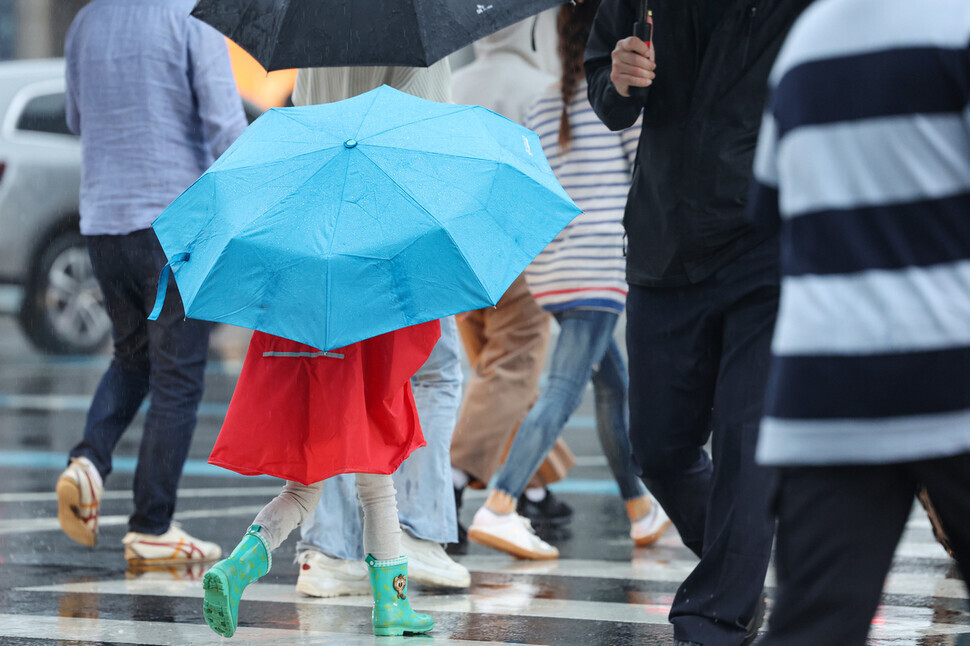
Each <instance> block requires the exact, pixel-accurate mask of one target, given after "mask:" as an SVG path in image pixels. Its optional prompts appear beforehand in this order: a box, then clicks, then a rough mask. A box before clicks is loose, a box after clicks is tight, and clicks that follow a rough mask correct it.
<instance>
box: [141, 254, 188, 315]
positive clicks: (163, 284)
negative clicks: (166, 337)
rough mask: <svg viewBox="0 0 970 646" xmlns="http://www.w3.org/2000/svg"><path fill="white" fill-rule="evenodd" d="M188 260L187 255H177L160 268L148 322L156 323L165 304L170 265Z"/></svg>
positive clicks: (170, 271) (170, 270)
mask: <svg viewBox="0 0 970 646" xmlns="http://www.w3.org/2000/svg"><path fill="white" fill-rule="evenodd" d="M188 259H189V254H187V253H177V254H174V255H173V256H172V257H171V258H169V259H168V262H167V263H165V266H164V267H162V273H161V274H159V275H158V294H157V295H156V296H155V307H154V308H152V313H151V314H149V315H148V320H149V321H157V320H158V316H159V315H160V314H161V313H162V306H163V305H164V304H165V292H167V291H168V275H169V274H170V273H172V265H174V264H175V263H177V262H185V261H186V260H188Z"/></svg>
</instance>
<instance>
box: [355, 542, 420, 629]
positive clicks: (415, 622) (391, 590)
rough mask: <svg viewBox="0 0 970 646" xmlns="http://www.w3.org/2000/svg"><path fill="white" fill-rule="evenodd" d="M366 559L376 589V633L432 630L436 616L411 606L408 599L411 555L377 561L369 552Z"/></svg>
mask: <svg viewBox="0 0 970 646" xmlns="http://www.w3.org/2000/svg"><path fill="white" fill-rule="evenodd" d="M366 560H367V565H368V569H369V570H370V587H371V591H372V592H373V593H374V615H373V623H374V634H375V635H382V636H383V635H403V634H405V633H412V634H417V633H426V632H428V631H430V630H432V629H433V628H434V619H432V618H431V617H430V616H428V615H426V614H423V613H420V612H414V611H413V610H411V602H410V601H408V557H406V556H400V557H398V558H396V559H391V560H389V561H378V560H377V559H375V558H374V557H373V556H371V555H370V554H368V555H367V559H366Z"/></svg>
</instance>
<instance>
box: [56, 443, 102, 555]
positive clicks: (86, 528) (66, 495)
mask: <svg viewBox="0 0 970 646" xmlns="http://www.w3.org/2000/svg"><path fill="white" fill-rule="evenodd" d="M103 493H104V487H103V486H102V484H101V475H100V474H99V473H97V470H96V469H95V468H94V465H93V464H91V462H89V461H88V460H86V459H80V458H73V459H71V463H70V464H69V465H68V467H67V469H65V470H64V472H63V473H61V477H60V478H58V479H57V520H58V522H60V524H61V529H62V530H64V533H65V534H67V535H68V537H70V538H71V539H72V540H75V541H77V542H78V543H80V544H81V545H87V546H92V545H94V544H95V543H97V542H98V513H99V510H100V509H101V495H102V494H103Z"/></svg>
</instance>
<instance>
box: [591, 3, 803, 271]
mask: <svg viewBox="0 0 970 646" xmlns="http://www.w3.org/2000/svg"><path fill="white" fill-rule="evenodd" d="M810 3H811V0H724V1H723V2H721V3H712V2H710V1H709V0H652V1H651V2H650V9H651V10H652V11H653V21H654V32H653V40H654V47H655V49H656V60H657V71H656V73H657V76H656V78H655V79H654V82H653V85H652V86H651V87H650V88H649V89H648V92H647V98H646V101H645V103H642V102H641V101H638V100H637V99H633V98H626V97H622V96H620V95H619V94H618V93H617V91H616V88H614V87H613V83H612V82H611V81H610V70H611V66H612V59H611V56H610V54H611V52H612V51H613V49H614V47H615V46H616V42H617V41H618V40H621V39H623V38H626V37H627V36H630V35H631V34H632V33H633V23H634V22H635V20H636V18H635V12H636V8H637V6H638V5H639V2H638V0H604V2H603V4H602V6H601V7H600V9H599V11H598V13H597V14H596V20H595V23H594V25H593V30H592V34H591V35H590V39H589V43H588V45H587V48H586V61H585V65H586V78H587V80H588V81H589V101H590V103H591V104H592V105H593V108H594V110H595V111H596V114H598V115H599V117H600V119H602V121H603V123H605V124H606V125H607V126H608V127H609V128H610V129H612V130H619V129H621V128H627V127H629V126H630V125H632V124H633V122H634V121H635V120H636V118H637V115H638V114H639V113H640V110H641V108H642V109H643V130H642V132H641V134H640V143H639V147H638V150H637V164H636V167H635V169H634V177H633V185H632V187H631V189H630V196H629V199H628V200H627V206H626V214H625V215H624V226H625V227H626V232H627V281H628V282H630V283H632V284H637V285H658V286H659V285H683V284H687V283H696V282H698V281H701V280H703V279H705V278H707V277H708V276H710V275H711V274H712V273H714V272H715V271H716V270H717V269H718V268H719V267H722V266H723V265H724V264H725V263H727V262H729V261H730V260H732V259H733V258H735V257H737V256H739V255H740V254H742V253H744V252H745V251H747V250H749V249H751V248H752V247H754V246H756V245H757V244H759V243H760V242H762V241H764V240H766V239H767V238H768V237H770V236H771V235H773V233H774V232H773V231H771V230H767V229H758V228H755V226H754V225H753V224H752V223H750V222H749V221H748V220H746V219H745V217H744V206H745V202H746V201H747V194H748V187H749V183H750V179H751V166H752V161H753V157H754V150H755V144H756V142H757V138H758V129H759V127H760V124H761V114H762V111H763V110H764V105H765V97H766V92H767V83H768V73H769V71H770V70H771V66H772V63H773V62H774V59H775V55H776V54H777V53H778V50H779V48H780V47H781V43H782V41H783V40H784V38H785V35H786V33H787V32H788V29H789V27H791V24H792V23H793V22H794V20H795V18H796V17H797V16H798V14H799V13H800V12H801V11H802V10H803V9H804V8H805V7H806V6H808V5H809V4H810ZM718 4H719V5H720V6H718ZM715 7H718V8H717V9H715ZM712 11H717V13H718V15H717V16H716V17H715V16H713V15H712V14H711V12H712Z"/></svg>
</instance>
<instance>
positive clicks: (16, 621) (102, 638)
mask: <svg viewBox="0 0 970 646" xmlns="http://www.w3.org/2000/svg"><path fill="white" fill-rule="evenodd" d="M299 619H300V625H299V627H298V628H297V629H294V630H282V629H278V628H246V627H242V628H239V630H237V631H236V634H235V635H234V636H233V642H235V643H240V644H249V645H253V646H256V645H264V644H265V645H266V646H298V645H303V644H307V645H309V644H339V645H340V646H390V644H392V643H394V644H397V643H399V642H397V641H394V639H393V638H388V637H374V636H373V635H361V634H354V633H339V632H331V631H326V630H317V629H315V628H314V627H313V625H312V624H313V621H312V620H313V618H312V617H307V618H306V621H305V620H304V617H303V616H302V615H301V616H300V617H299ZM0 637H18V638H21V639H54V640H68V641H70V643H72V644H74V643H77V642H79V641H84V642H89V641H90V642H124V643H126V644H156V645H158V646H185V645H186V644H192V645H193V646H226V644H227V643H230V642H227V641H226V639H225V638H224V637H220V636H219V635H217V634H215V633H214V632H212V630H211V629H210V628H209V627H208V626H206V625H205V622H203V621H202V616H201V612H200V613H199V623H198V624H181V623H167V622H159V621H123V620H117V619H91V618H84V617H39V616H34V615H4V614H0ZM412 641H414V642H415V643H418V644H419V643H422V642H421V640H420V638H417V639H414V640H412ZM431 641H432V640H431V639H428V642H431ZM433 641H434V643H435V644H436V645H437V644H446V645H455V646H459V645H460V646H493V645H497V644H501V643H504V642H483V641H465V640H457V639H445V638H442V637H440V636H438V635H435V637H434V640H433Z"/></svg>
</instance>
